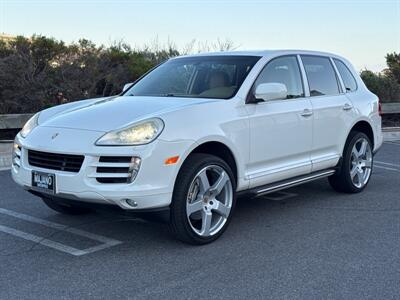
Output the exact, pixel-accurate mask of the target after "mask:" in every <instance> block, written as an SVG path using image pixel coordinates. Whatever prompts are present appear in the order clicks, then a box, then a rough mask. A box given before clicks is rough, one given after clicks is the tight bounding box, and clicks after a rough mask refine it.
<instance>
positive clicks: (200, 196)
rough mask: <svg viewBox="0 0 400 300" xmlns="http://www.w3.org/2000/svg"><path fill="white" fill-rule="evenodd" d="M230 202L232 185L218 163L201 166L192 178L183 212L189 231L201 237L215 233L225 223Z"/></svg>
mask: <svg viewBox="0 0 400 300" xmlns="http://www.w3.org/2000/svg"><path fill="white" fill-rule="evenodd" d="M232 203H233V187H232V182H231V180H230V178H229V175H228V173H227V172H226V171H225V170H224V169H223V168H222V167H220V166H217V165H209V166H207V167H204V168H203V169H202V170H200V172H198V173H197V175H196V176H195V177H194V179H193V180H192V182H191V184H190V187H189V191H188V195H187V200H186V215H187V218H188V221H189V224H190V226H191V228H192V229H193V231H194V232H195V233H196V234H198V235H199V236H202V237H208V236H212V235H215V234H216V233H218V232H219V231H220V230H221V229H222V228H223V227H224V225H225V223H226V221H227V219H228V217H229V213H230V211H231V208H232Z"/></svg>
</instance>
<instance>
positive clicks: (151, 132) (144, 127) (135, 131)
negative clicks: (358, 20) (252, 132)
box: [96, 118, 164, 146]
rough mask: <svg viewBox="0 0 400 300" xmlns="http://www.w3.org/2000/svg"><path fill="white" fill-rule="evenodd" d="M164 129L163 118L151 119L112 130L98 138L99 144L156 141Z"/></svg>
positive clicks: (123, 144) (124, 144)
mask: <svg viewBox="0 0 400 300" xmlns="http://www.w3.org/2000/svg"><path fill="white" fill-rule="evenodd" d="M163 129H164V122H163V121H162V120H161V119H157V118H154V119H149V120H145V121H142V122H139V123H136V124H133V125H131V126H129V127H126V128H123V129H119V130H116V131H111V132H109V133H106V134H105V135H103V136H102V137H101V138H100V139H98V140H97V142H96V145H98V146H129V145H131V146H133V145H143V144H148V143H150V142H152V141H154V140H155V139H156V138H157V137H158V136H159V135H160V134H161V131H162V130H163Z"/></svg>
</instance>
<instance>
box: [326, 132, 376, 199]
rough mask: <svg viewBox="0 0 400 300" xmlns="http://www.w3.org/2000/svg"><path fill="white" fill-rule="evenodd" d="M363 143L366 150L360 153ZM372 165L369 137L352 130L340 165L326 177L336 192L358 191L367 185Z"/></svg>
mask: <svg viewBox="0 0 400 300" xmlns="http://www.w3.org/2000/svg"><path fill="white" fill-rule="evenodd" d="M364 143H366V144H365V147H366V148H365V149H366V150H365V153H364V154H362V153H361V150H363V149H364V148H362V147H363V144H364ZM355 145H356V146H355ZM356 152H357V153H356ZM357 155H360V156H359V157H357ZM372 166H373V153H372V143H371V141H370V139H369V138H368V136H367V135H366V134H364V133H362V132H358V131H352V132H350V134H349V136H348V138H347V141H346V145H345V147H344V151H343V156H342V162H341V164H340V167H339V169H338V171H337V172H336V173H335V174H334V175H332V176H330V177H329V178H328V179H329V183H330V185H331V186H332V188H333V189H334V190H336V191H338V192H343V193H359V192H361V191H362V190H364V189H365V187H366V186H367V185H368V182H369V180H370V178H371V173H372Z"/></svg>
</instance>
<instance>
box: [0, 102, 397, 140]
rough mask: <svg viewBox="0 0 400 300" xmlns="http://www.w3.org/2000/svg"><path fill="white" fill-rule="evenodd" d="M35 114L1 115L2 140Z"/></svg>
mask: <svg viewBox="0 0 400 300" xmlns="http://www.w3.org/2000/svg"><path fill="white" fill-rule="evenodd" d="M382 113H383V114H400V101H399V102H394V103H382ZM32 115H33V114H6V115H0V140H1V139H2V137H1V131H2V130H18V129H21V128H22V126H24V124H25V122H26V121H28V119H29V118H30V117H31V116H32Z"/></svg>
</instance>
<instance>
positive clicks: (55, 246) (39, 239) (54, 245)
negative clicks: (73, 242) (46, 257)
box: [0, 225, 87, 256]
mask: <svg viewBox="0 0 400 300" xmlns="http://www.w3.org/2000/svg"><path fill="white" fill-rule="evenodd" d="M0 232H4V233H8V234H10V235H13V236H16V237H19V238H21V239H25V240H28V241H31V242H35V243H38V244H41V245H44V246H47V247H50V248H53V249H55V250H58V251H61V252H65V253H68V254H72V255H75V256H80V255H84V254H87V253H86V251H83V250H79V249H76V248H73V247H69V246H66V245H63V244H61V243H58V242H54V241H51V240H48V239H45V238H43V237H40V236H37V235H33V234H30V233H26V232H23V231H20V230H17V229H14V228H10V227H7V226H3V225H0Z"/></svg>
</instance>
